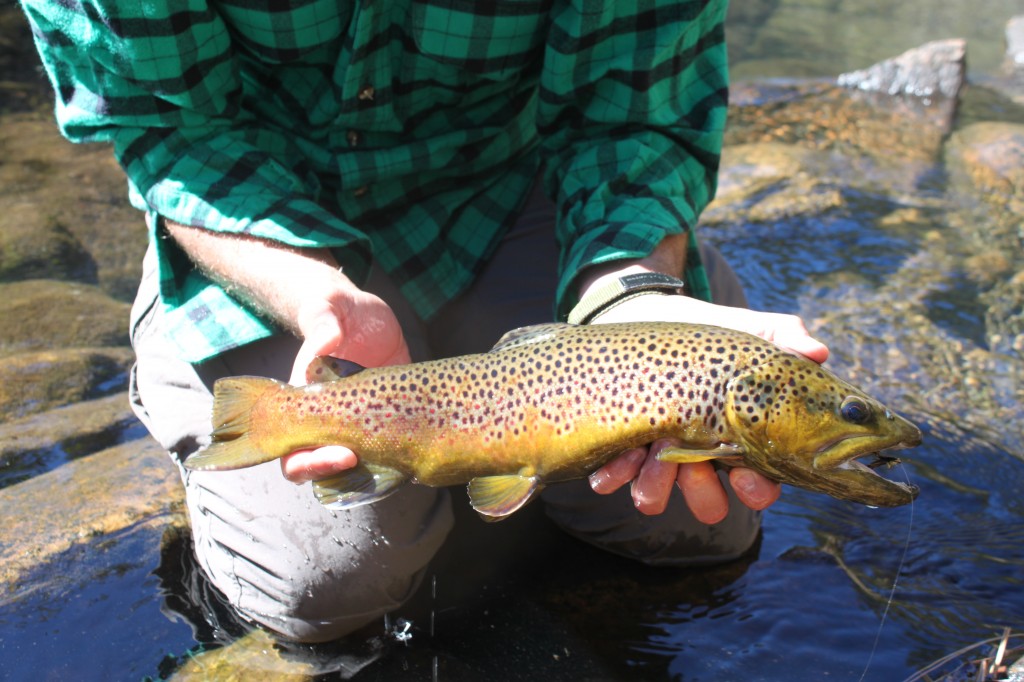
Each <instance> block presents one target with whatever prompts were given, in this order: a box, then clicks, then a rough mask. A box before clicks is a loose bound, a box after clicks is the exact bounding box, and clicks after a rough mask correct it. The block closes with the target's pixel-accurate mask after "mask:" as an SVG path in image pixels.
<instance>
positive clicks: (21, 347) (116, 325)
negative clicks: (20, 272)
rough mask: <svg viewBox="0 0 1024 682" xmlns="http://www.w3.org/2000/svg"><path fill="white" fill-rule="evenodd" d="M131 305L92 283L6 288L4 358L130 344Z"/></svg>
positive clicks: (2, 289)
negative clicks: (13, 355)
mask: <svg viewBox="0 0 1024 682" xmlns="http://www.w3.org/2000/svg"><path fill="white" fill-rule="evenodd" d="M130 307H131V306H130V305H129V304H128V303H124V302H122V301H115V300H114V299H112V298H111V297H110V296H108V295H107V294H105V293H104V292H103V291H102V290H100V289H99V288H98V287H95V286H91V285H88V284H77V283H70V282H55V281H52V280H26V281H21V282H10V283H7V284H0V319H2V320H3V321H4V324H3V326H2V327H0V356H2V355H10V354H12V353H16V352H19V351H22V352H23V351H29V350H40V349H44V348H74V347H97V346H127V345H128V311H129V309H130Z"/></svg>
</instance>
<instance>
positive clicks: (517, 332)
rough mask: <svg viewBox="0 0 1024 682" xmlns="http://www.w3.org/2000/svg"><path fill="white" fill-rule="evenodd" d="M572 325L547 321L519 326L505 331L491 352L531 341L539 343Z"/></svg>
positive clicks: (523, 344)
mask: <svg viewBox="0 0 1024 682" xmlns="http://www.w3.org/2000/svg"><path fill="white" fill-rule="evenodd" d="M569 326H570V325H568V324H566V323H564V322H547V323H545V324H534V325H530V326H527V327H518V328H517V329H513V330H511V331H508V332H505V334H504V335H503V336H502V337H501V338H500V339H498V342H497V343H496V344H494V348H491V350H490V352H492V353H493V352H494V351H498V350H508V349H509V348H515V347H516V346H526V345H529V344H531V343H539V342H540V341H544V340H545V339H549V338H551V337H552V336H554V335H555V334H557V333H558V332H560V331H562V330H564V329H567V328H568V327H569Z"/></svg>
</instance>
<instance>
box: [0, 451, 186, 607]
mask: <svg viewBox="0 0 1024 682" xmlns="http://www.w3.org/2000/svg"><path fill="white" fill-rule="evenodd" d="M183 495H184V493H183V491H182V486H181V481H180V477H179V475H178V472H177V470H176V469H175V468H174V466H173V464H171V462H170V459H169V458H168V456H167V454H166V453H165V452H164V451H163V449H162V448H161V447H160V446H159V445H157V444H156V442H154V441H153V440H151V439H148V438H146V439H140V440H136V441H132V442H130V443H125V444H123V445H118V446H116V447H113V448H109V449H107V450H103V451H101V452H97V453H96V454H94V455H90V456H88V457H83V458H81V459H77V460H74V461H71V462H68V463H67V464H64V465H63V466H61V467H59V468H57V469H54V470H53V471H49V472H47V473H45V474H42V475H39V476H35V477H33V478H31V479H29V480H27V481H24V482H22V483H19V484H17V485H13V486H10V487H7V488H4V489H3V490H0V508H2V509H3V510H4V533H3V534H0V584H2V585H3V586H4V598H5V599H14V598H17V597H18V596H19V595H20V594H22V593H23V592H25V591H34V590H38V589H46V590H52V591H59V586H60V585H61V584H63V583H65V582H69V581H75V582H76V583H78V582H82V581H84V580H87V578H88V576H87V573H88V571H89V570H100V569H102V568H104V567H103V566H101V565H98V564H96V563H95V562H94V563H88V562H86V563H79V562H76V561H75V557H76V556H78V555H79V554H80V553H81V552H84V551H87V549H88V545H89V543H90V541H91V540H93V539H94V538H97V537H106V536H110V535H113V534H115V533H117V532H118V531H121V530H124V529H127V528H129V527H131V526H133V525H134V524H138V523H141V522H143V521H146V520H151V519H159V518H162V519H165V520H164V521H163V522H162V523H161V524H160V525H163V526H166V525H170V524H178V525H183V524H184V522H185V519H184V513H183V511H182V510H183V509H184V503H183ZM48 569H49V570H48ZM29 574H31V576H32V580H31V581H30V582H29V583H26V582H24V581H23V577H25V576H27V575H29Z"/></svg>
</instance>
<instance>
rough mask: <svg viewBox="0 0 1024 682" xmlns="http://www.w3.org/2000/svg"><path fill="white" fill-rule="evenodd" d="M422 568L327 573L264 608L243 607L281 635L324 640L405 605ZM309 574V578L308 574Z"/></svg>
mask: <svg viewBox="0 0 1024 682" xmlns="http://www.w3.org/2000/svg"><path fill="white" fill-rule="evenodd" d="M424 572H425V571H424V570H419V571H415V572H413V573H409V572H408V571H393V570H386V569H385V570H372V571H367V572H357V573H353V574H350V575H347V576H342V577H338V576H336V575H326V576H323V579H320V576H316V577H315V579H312V580H310V581H309V582H306V583H305V584H301V583H299V582H296V584H295V587H296V588H297V589H295V590H293V591H292V593H291V594H289V595H284V599H283V600H281V601H275V603H272V604H271V605H270V607H269V608H267V607H266V606H264V607H262V610H261V612H260V613H257V612H256V611H255V609H245V608H244V607H242V606H241V605H240V610H243V612H245V613H246V614H247V615H249V616H250V617H251V618H254V619H255V620H257V621H258V622H260V623H261V624H262V625H264V626H266V627H268V628H271V629H273V630H274V631H275V632H277V633H279V634H280V635H282V636H283V637H285V638H287V639H291V640H295V641H299V642H309V643H314V642H326V641H331V640H334V639H338V638H339V637H344V636H345V635H347V634H350V633H352V632H354V631H356V630H358V629H360V628H362V627H364V626H366V625H369V624H371V623H373V622H374V621H377V620H379V619H381V618H383V616H384V615H385V614H387V613H389V612H390V611H393V610H395V609H396V608H398V607H400V606H401V605H402V604H403V603H405V602H406V601H407V600H408V599H409V598H410V597H411V596H412V595H413V593H414V592H415V591H416V589H417V588H418V587H419V585H420V583H421V582H422V577H423V574H424ZM308 577H309V578H314V576H308Z"/></svg>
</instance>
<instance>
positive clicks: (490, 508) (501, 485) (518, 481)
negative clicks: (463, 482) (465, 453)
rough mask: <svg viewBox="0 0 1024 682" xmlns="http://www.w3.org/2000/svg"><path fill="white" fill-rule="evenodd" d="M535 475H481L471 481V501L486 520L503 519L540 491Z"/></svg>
mask: <svg viewBox="0 0 1024 682" xmlns="http://www.w3.org/2000/svg"><path fill="white" fill-rule="evenodd" d="M542 487H543V486H541V485H540V484H539V481H538V479H537V478H536V477H535V476H520V475H518V474H507V475H504V476H480V477H477V478H474V479H473V480H471V481H470V482H469V502H470V504H472V505H473V509H475V510H476V511H477V512H478V513H479V514H480V516H482V517H483V519H484V521H501V520H502V519H504V518H505V517H506V516H508V515H509V514H511V513H513V512H515V511H518V510H519V509H521V508H522V507H523V506H524V505H526V503H527V502H529V501H530V500H532V499H533V497H534V496H535V495H536V494H537V493H539V492H540V490H541V488H542Z"/></svg>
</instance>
